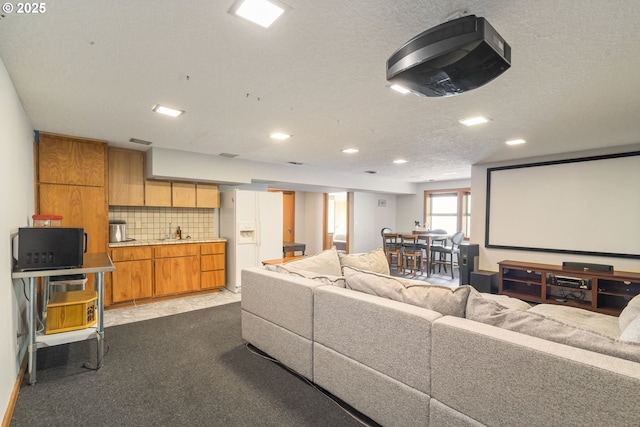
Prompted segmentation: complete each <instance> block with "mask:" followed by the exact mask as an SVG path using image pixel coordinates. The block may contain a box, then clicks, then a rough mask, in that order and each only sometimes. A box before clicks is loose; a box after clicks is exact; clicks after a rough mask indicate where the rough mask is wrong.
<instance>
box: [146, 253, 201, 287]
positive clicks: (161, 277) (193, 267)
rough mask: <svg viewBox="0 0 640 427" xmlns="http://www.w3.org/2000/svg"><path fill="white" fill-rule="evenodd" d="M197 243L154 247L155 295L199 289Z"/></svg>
mask: <svg viewBox="0 0 640 427" xmlns="http://www.w3.org/2000/svg"><path fill="white" fill-rule="evenodd" d="M199 249H200V248H199V247H198V245H189V244H186V245H163V246H155V247H154V257H155V261H154V263H155V268H154V271H155V275H156V295H158V296H160V295H171V294H179V293H183V292H189V291H197V290H199V289H200V251H199Z"/></svg>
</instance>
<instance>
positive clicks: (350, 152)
mask: <svg viewBox="0 0 640 427" xmlns="http://www.w3.org/2000/svg"><path fill="white" fill-rule="evenodd" d="M358 151H360V150H358V149H357V148H345V149H344V150H342V152H343V153H346V154H353V153H357V152H358Z"/></svg>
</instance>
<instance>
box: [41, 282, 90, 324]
mask: <svg viewBox="0 0 640 427" xmlns="http://www.w3.org/2000/svg"><path fill="white" fill-rule="evenodd" d="M97 300H98V293H97V292H96V291H69V292H55V293H53V294H52V295H51V298H50V299H49V304H47V328H46V333H47V334H55V333H58V332H67V331H75V330H77V329H84V328H87V327H89V326H92V325H95V324H96V322H97V321H98V311H97Z"/></svg>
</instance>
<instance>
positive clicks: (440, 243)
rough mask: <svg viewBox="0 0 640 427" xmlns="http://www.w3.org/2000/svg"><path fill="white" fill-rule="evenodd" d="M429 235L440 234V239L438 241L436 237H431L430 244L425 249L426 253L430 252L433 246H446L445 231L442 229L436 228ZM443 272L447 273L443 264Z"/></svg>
mask: <svg viewBox="0 0 640 427" xmlns="http://www.w3.org/2000/svg"><path fill="white" fill-rule="evenodd" d="M429 233H430V234H442V238H441V239H439V238H437V237H431V244H430V245H429V247H428V248H427V250H428V251H431V248H432V247H433V246H438V247H444V246H446V244H447V230H445V229H443V228H436V229H435V230H431V231H430V232H429ZM444 272H445V273H446V272H447V265H446V264H444Z"/></svg>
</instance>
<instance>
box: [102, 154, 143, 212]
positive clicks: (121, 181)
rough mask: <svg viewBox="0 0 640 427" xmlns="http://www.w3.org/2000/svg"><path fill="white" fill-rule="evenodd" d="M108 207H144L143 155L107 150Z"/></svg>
mask: <svg viewBox="0 0 640 427" xmlns="http://www.w3.org/2000/svg"><path fill="white" fill-rule="evenodd" d="M109 205H110V206H144V153H143V152H142V151H134V150H124V149H118V148H110V149H109Z"/></svg>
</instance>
